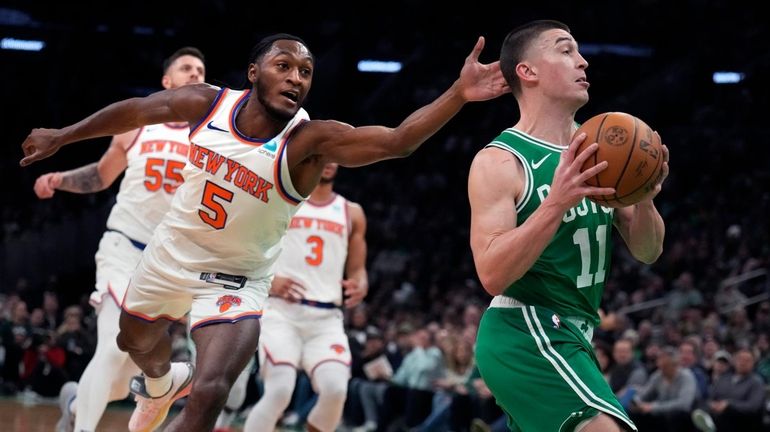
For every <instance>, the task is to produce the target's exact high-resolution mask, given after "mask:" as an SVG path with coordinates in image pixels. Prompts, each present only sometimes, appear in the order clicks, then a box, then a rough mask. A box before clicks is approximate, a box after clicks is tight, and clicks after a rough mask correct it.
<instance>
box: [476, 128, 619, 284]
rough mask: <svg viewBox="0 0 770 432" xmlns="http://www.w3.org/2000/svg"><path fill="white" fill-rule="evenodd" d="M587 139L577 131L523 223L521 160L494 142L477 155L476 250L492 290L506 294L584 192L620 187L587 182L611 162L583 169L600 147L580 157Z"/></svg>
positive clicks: (597, 192) (479, 268)
mask: <svg viewBox="0 0 770 432" xmlns="http://www.w3.org/2000/svg"><path fill="white" fill-rule="evenodd" d="M584 139H585V134H581V135H580V136H579V137H576V138H575V139H574V140H573V141H572V143H571V144H570V146H569V148H568V149H567V150H565V151H564V152H563V153H562V156H561V161H560V162H559V166H558V167H557V168H556V172H555V173H554V178H553V182H552V183H551V189H550V192H549V193H548V196H547V197H546V198H545V199H544V200H543V202H542V203H540V206H538V208H537V209H536V210H535V211H534V212H533V213H532V214H531V215H530V216H529V217H528V218H527V220H526V221H525V222H524V223H522V224H521V225H518V222H517V213H516V201H517V199H519V198H520V195H521V191H522V189H523V188H524V185H525V184H524V182H525V177H524V168H523V167H522V166H521V163H520V162H519V161H518V159H516V157H515V156H513V155H512V154H510V153H508V152H507V151H505V150H501V149H497V148H494V147H493V148H487V149H484V150H482V151H480V152H479V153H478V155H477V156H476V158H475V159H474V161H473V163H472V164H471V169H470V173H469V175H468V197H469V200H470V204H471V250H472V251H473V260H474V262H475V263H476V272H477V273H478V276H479V280H480V281H481V284H482V286H483V287H484V289H485V290H486V291H487V292H488V293H489V294H491V295H499V294H502V293H503V292H504V291H505V289H506V288H508V286H510V285H511V284H512V283H513V282H515V281H516V280H518V279H519V278H520V277H522V276H523V275H524V273H526V272H527V270H529V269H530V268H531V267H532V265H533V264H534V263H535V261H536V260H537V258H538V257H539V256H540V255H541V254H542V253H543V250H545V248H546V246H548V243H550V241H551V239H552V238H553V236H554V234H555V233H556V230H557V229H558V228H559V224H560V223H561V220H562V217H563V216H564V213H565V212H566V211H567V210H569V209H570V208H571V207H573V206H575V205H576V204H577V203H578V202H579V201H580V200H581V199H582V198H583V197H585V196H586V195H604V194H612V193H614V189H611V188H595V187H591V186H588V185H586V183H585V181H586V179H588V178H590V177H592V176H594V175H596V174H597V173H598V172H600V171H601V170H603V169H605V168H606V167H607V163H606V162H602V163H600V164H597V165H595V166H594V167H591V168H589V169H587V170H586V171H584V172H582V173H581V172H580V168H581V167H582V166H583V162H585V160H586V159H588V157H589V156H590V155H592V154H593V153H594V152H595V151H596V149H597V148H598V145H597V144H592V145H591V146H588V147H587V148H586V150H585V151H583V152H581V153H580V154H579V155H578V156H577V157H575V151H576V149H577V147H578V145H580V143H581V142H582V141H583V140H584Z"/></svg>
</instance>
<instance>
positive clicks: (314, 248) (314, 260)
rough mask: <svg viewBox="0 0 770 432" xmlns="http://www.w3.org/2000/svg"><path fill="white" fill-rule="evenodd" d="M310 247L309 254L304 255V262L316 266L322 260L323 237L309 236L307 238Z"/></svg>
mask: <svg viewBox="0 0 770 432" xmlns="http://www.w3.org/2000/svg"><path fill="white" fill-rule="evenodd" d="M307 242H308V244H310V245H311V247H310V255H308V256H306V257H305V262H306V263H308V264H310V265H311V266H314V267H317V266H319V265H321V263H322V262H324V239H322V238H321V237H318V236H315V235H314V236H310V237H308V238H307Z"/></svg>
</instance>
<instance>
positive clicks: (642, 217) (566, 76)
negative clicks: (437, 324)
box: [468, 21, 668, 432]
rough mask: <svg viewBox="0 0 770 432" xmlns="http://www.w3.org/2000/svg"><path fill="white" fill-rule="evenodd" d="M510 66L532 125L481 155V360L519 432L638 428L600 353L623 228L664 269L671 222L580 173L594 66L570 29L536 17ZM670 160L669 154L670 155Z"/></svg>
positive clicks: (476, 239)
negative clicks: (602, 312)
mask: <svg viewBox="0 0 770 432" xmlns="http://www.w3.org/2000/svg"><path fill="white" fill-rule="evenodd" d="M500 64H501V67H502V70H503V74H504V75H505V78H506V80H507V81H508V85H509V86H510V87H511V89H512V90H513V94H514V96H515V97H516V100H517V102H518V105H519V111H520V113H521V118H520V119H519V121H518V123H516V125H515V126H514V127H512V128H510V129H506V130H504V131H503V132H502V133H501V134H500V135H499V136H498V137H497V138H495V139H494V140H493V141H492V142H491V143H490V144H488V145H487V146H486V147H485V148H484V149H482V150H481V151H479V153H478V154H477V155H476V157H475V159H474V161H473V164H472V166H471V170H470V174H469V180H468V194H469V198H470V204H471V219H472V220H471V248H472V249H473V257H474V261H475V264H476V270H477V272H478V276H479V279H480V280H481V283H482V284H483V286H484V288H485V289H486V290H487V291H488V292H489V293H490V294H492V295H494V296H495V297H494V299H493V300H492V302H491V304H490V307H489V309H487V311H486V312H485V313H484V316H483V318H482V321H481V325H480V327H479V334H478V341H477V351H476V357H477V362H478V366H479V370H480V371H481V375H482V377H483V378H484V381H485V382H486V383H487V385H488V386H489V388H490V389H491V391H492V393H493V394H494V396H495V398H496V400H497V403H498V404H499V405H500V406H501V407H502V408H503V409H504V410H505V412H506V413H507V414H508V425H509V427H510V428H511V430H513V431H525V432H556V431H560V432H573V431H580V432H597V431H601V432H618V431H621V430H637V429H636V426H634V424H633V422H632V421H631V420H630V419H629V418H628V415H627V414H626V412H625V411H624V410H623V408H622V407H621V405H620V404H619V403H618V401H617V399H616V398H615V396H614V395H613V393H612V390H610V387H609V385H608V384H607V382H606V381H605V380H604V378H603V377H602V374H601V372H600V371H599V367H598V365H597V362H596V358H595V357H594V354H593V350H592V347H591V337H592V334H593V328H594V327H595V326H597V325H598V324H599V316H598V314H597V310H598V309H599V303H600V300H601V296H602V291H603V289H604V283H605V279H606V277H607V276H608V275H609V267H608V266H609V263H610V255H611V244H610V240H611V229H612V226H613V225H614V226H615V227H616V228H617V229H618V231H619V232H620V234H621V236H622V237H623V239H624V240H625V243H626V245H627V246H628V248H629V249H630V251H631V254H632V255H633V256H634V257H635V258H636V259H638V260H640V261H642V262H645V263H652V262H653V261H655V260H656V259H657V258H658V256H659V255H660V254H661V250H662V244H663V235H664V225H663V220H662V219H661V217H660V215H659V214H658V211H657V210H656V209H655V206H654V205H653V203H652V198H653V197H654V196H655V195H657V193H658V192H659V191H660V188H661V186H660V184H661V183H662V181H663V179H665V177H666V175H667V174H668V163H667V162H666V163H664V164H663V172H662V176H661V180H660V182H659V183H658V184H657V185H656V187H655V188H654V190H652V191H651V192H650V194H649V196H648V197H646V198H645V200H643V201H642V202H640V203H638V204H636V205H634V206H631V207H626V208H621V209H610V208H604V207H601V206H599V205H597V204H595V203H593V202H592V201H590V200H588V199H587V198H585V197H586V196H589V195H607V194H612V193H614V189H612V188H599V187H591V186H588V185H587V184H586V183H585V181H586V179H588V178H590V177H592V176H594V175H596V174H597V173H598V172H600V171H601V170H603V169H605V168H606V162H604V163H601V164H598V165H596V166H595V167H593V168H590V169H587V170H586V171H584V172H582V173H581V172H580V169H581V167H582V165H583V162H584V161H585V160H586V159H587V158H588V157H591V155H593V153H594V152H595V151H596V148H597V147H598V145H597V144H595V143H593V144H592V145H591V146H589V147H588V148H587V150H586V151H585V152H583V153H581V154H580V155H578V156H576V155H575V150H576V148H577V146H578V145H579V144H580V143H581V142H582V141H583V140H584V139H585V135H584V134H581V135H580V136H577V137H575V138H574V139H572V136H573V134H574V133H575V132H576V129H577V127H576V124H575V121H574V116H575V112H576V111H577V110H578V109H579V108H580V107H581V106H583V105H584V104H585V103H586V102H587V101H588V86H589V85H588V82H587V81H586V68H587V67H588V63H587V62H586V61H585V59H584V58H583V57H582V56H581V55H580V53H579V52H578V47H577V43H576V42H575V40H574V39H573V38H572V36H571V34H570V31H569V28H568V27H567V26H566V25H564V24H562V23H559V22H556V21H535V22H531V23H528V24H525V25H523V26H521V27H519V28H517V29H515V30H513V31H512V32H511V33H509V34H508V36H507V37H506V39H505V41H504V43H503V47H502V51H501V55H500ZM662 157H663V158H664V161H667V160H668V150H667V149H665V147H664V151H663V156H662Z"/></svg>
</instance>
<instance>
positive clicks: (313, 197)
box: [308, 182, 336, 205]
mask: <svg viewBox="0 0 770 432" xmlns="http://www.w3.org/2000/svg"><path fill="white" fill-rule="evenodd" d="M333 185H334V183H331V182H330V183H319V184H318V186H316V187H315V189H313V192H312V193H310V197H308V201H309V202H310V203H311V204H314V205H323V204H328V203H329V202H330V201H331V200H332V198H334V196H335V195H336V194H335V193H334V189H333V188H332V186H333Z"/></svg>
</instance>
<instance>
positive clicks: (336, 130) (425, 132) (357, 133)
mask: <svg viewBox="0 0 770 432" xmlns="http://www.w3.org/2000/svg"><path fill="white" fill-rule="evenodd" d="M483 48H484V38H483V37H479V40H478V42H476V45H475V47H474V48H473V51H471V53H470V54H469V55H468V57H467V58H466V59H465V64H464V65H463V68H462V71H461V72H460V77H459V78H458V79H457V81H455V82H454V84H452V86H451V87H450V88H449V89H448V90H447V91H446V92H444V94H442V95H441V96H439V97H438V99H436V100H435V101H433V102H432V103H430V104H428V105H426V106H424V107H422V108H420V109H419V110H417V111H415V112H414V113H412V114H411V115H410V116H409V117H407V118H406V119H405V120H404V121H403V122H402V123H401V124H400V125H399V126H397V127H395V128H388V127H384V126H365V127H358V128H354V127H352V126H350V125H347V124H344V123H339V122H332V121H325V122H315V121H314V122H310V123H311V124H308V125H307V126H306V127H305V129H307V132H308V135H312V136H308V137H307V139H308V141H311V142H313V144H312V145H313V146H314V148H313V149H312V150H311V154H308V155H306V156H314V155H319V156H320V157H321V158H322V159H323V162H337V163H339V164H341V165H343V166H349V167H350V166H361V165H368V164H371V163H374V162H377V161H380V160H384V159H390V158H396V157H405V156H408V155H409V154H410V153H412V152H413V151H415V150H416V149H417V148H418V147H419V146H420V145H421V144H422V143H423V142H424V141H425V140H427V139H428V138H429V137H430V136H431V135H433V134H434V133H436V132H437V131H438V130H439V129H441V127H442V126H444V125H445V124H446V123H447V122H448V121H449V119H451V118H452V117H453V116H454V115H455V114H457V112H458V111H459V110H460V108H462V106H463V105H464V104H465V103H466V102H470V101H483V100H488V99H492V98H495V97H498V96H500V95H502V94H504V93H507V92H509V91H510V89H509V88H508V85H507V84H506V83H505V79H504V78H503V74H502V72H501V71H500V63H499V62H494V63H491V64H482V63H480V62H479V54H481V50H482V49H483ZM301 159H305V158H301Z"/></svg>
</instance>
